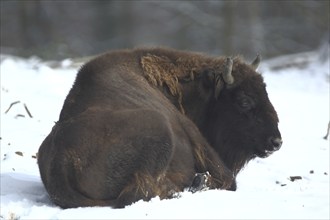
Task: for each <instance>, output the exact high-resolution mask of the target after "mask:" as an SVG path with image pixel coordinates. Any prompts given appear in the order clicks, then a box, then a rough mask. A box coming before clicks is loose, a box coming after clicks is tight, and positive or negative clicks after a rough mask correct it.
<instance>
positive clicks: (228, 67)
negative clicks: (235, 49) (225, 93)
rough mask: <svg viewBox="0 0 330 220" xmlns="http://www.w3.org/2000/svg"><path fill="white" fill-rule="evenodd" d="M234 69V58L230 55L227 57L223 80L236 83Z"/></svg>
mask: <svg viewBox="0 0 330 220" xmlns="http://www.w3.org/2000/svg"><path fill="white" fill-rule="evenodd" d="M232 70H233V59H232V58H230V57H227V59H226V63H225V70H224V72H223V76H222V77H223V80H224V81H225V83H227V84H233V83H234V77H233V75H232V73H231V72H232Z"/></svg>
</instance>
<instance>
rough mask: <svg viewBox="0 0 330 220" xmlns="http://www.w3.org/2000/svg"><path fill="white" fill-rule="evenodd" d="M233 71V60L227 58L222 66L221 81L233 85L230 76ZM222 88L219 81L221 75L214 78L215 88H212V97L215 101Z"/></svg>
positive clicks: (231, 76) (232, 78)
mask: <svg viewBox="0 0 330 220" xmlns="http://www.w3.org/2000/svg"><path fill="white" fill-rule="evenodd" d="M232 70H233V59H232V58H230V57H228V58H227V59H226V61H225V64H224V71H223V73H222V79H223V81H224V82H225V83H227V84H233V83H234V77H233V75H232ZM222 87H223V82H222V80H221V75H220V74H219V75H217V76H215V88H214V97H215V99H218V96H219V94H220V91H221V89H222Z"/></svg>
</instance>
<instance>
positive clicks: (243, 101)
mask: <svg viewBox="0 0 330 220" xmlns="http://www.w3.org/2000/svg"><path fill="white" fill-rule="evenodd" d="M237 101H238V105H239V107H240V109H241V110H242V111H244V112H245V111H249V110H251V109H252V108H253V107H254V106H255V102H254V101H253V99H252V98H251V97H249V96H247V95H245V94H244V93H242V94H239V96H238V100H237Z"/></svg>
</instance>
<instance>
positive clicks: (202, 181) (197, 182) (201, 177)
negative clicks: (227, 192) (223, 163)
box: [189, 172, 210, 193]
mask: <svg viewBox="0 0 330 220" xmlns="http://www.w3.org/2000/svg"><path fill="white" fill-rule="evenodd" d="M209 177H210V174H209V173H208V172H206V173H196V174H195V177H194V179H193V182H192V183H191V186H190V187H189V191H190V192H192V193H195V192H197V191H202V190H204V189H207V188H208V187H207V181H208V178H209Z"/></svg>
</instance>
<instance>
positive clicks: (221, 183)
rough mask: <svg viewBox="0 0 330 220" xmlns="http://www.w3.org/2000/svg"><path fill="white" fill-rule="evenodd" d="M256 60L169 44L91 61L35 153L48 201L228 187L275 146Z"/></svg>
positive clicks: (87, 201)
mask: <svg viewBox="0 0 330 220" xmlns="http://www.w3.org/2000/svg"><path fill="white" fill-rule="evenodd" d="M259 61H260V59H259V57H257V58H256V60H255V61H253V63H252V64H246V63H244V62H243V61H242V59H241V58H238V57H235V58H230V57H213V56H208V55H206V54H201V53H195V52H187V51H179V50H174V49H169V48H137V49H133V50H118V51H113V52H109V53H105V54H103V55H100V56H98V57H96V58H94V59H93V60H91V61H89V62H88V63H86V64H85V65H83V66H82V68H81V69H80V70H79V72H78V74H77V77H76V80H75V82H74V85H73V87H72V88H71V90H70V92H69V94H68V96H67V97H66V100H65V102H64V105H63V108H62V110H61V113H60V117H59V120H58V121H57V122H56V124H55V125H54V127H53V128H52V130H51V132H50V134H49V135H48V136H47V137H46V138H45V140H44V141H43V142H42V144H41V146H40V149H39V152H38V165H39V170H40V175H41V179H42V181H43V184H44V186H45V188H46V190H47V192H48V194H49V196H50V199H51V200H52V201H53V202H54V203H55V204H57V205H59V206H60V207H62V208H72V207H84V206H111V207H114V208H122V207H125V206H126V205H129V204H132V203H133V202H135V201H137V200H140V199H143V200H146V201H148V200H150V199H151V198H152V197H155V196H159V197H160V198H161V199H163V198H172V197H174V196H175V195H176V193H177V192H180V191H183V190H185V189H187V188H188V189H189V188H190V191H192V192H195V191H197V190H199V189H201V188H203V187H207V188H209V189H228V190H236V181H235V178H236V175H237V173H238V172H239V171H240V170H241V169H242V167H243V166H244V165H245V164H246V163H247V162H248V161H249V160H251V159H253V158H255V157H267V156H268V155H270V153H272V152H274V151H276V150H278V149H279V148H280V147H281V143H282V140H281V134H280V132H279V130H278V126H277V125H278V117H277V114H276V111H275V110H274V108H273V106H272V104H271V102H270V101H269V99H268V96H267V92H266V89H265V87H266V86H265V83H264V81H263V78H262V76H261V75H260V74H259V73H257V72H256V71H255V70H256V68H257V66H258V64H259Z"/></svg>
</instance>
